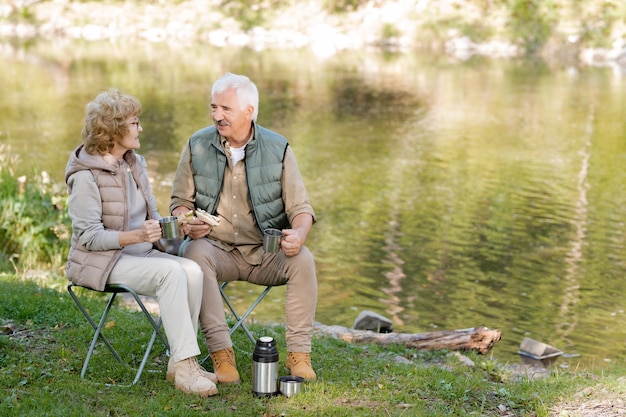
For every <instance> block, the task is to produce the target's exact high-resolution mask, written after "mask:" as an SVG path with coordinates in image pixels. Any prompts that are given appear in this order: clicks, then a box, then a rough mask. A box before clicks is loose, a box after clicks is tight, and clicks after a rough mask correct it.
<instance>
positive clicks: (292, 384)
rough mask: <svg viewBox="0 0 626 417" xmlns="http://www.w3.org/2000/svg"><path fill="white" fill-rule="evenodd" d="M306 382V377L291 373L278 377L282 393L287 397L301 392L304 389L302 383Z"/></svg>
mask: <svg viewBox="0 0 626 417" xmlns="http://www.w3.org/2000/svg"><path fill="white" fill-rule="evenodd" d="M303 382H304V378H302V377H301V376H295V375H289V376H281V377H280V378H279V379H278V385H279V388H280V393H281V394H283V395H284V396H285V397H287V398H289V397H291V396H292V395H296V394H299V393H300V391H301V390H302V383H303Z"/></svg>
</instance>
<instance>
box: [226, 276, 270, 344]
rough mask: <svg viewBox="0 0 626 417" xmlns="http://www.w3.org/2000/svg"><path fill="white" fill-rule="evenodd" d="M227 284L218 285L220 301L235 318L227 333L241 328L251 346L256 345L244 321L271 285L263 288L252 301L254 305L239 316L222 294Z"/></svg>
mask: <svg viewBox="0 0 626 417" xmlns="http://www.w3.org/2000/svg"><path fill="white" fill-rule="evenodd" d="M228 284H229V282H228V281H225V282H222V283H221V284H220V293H221V294H222V299H223V300H224V303H225V304H226V305H227V306H228V309H229V310H230V312H231V314H232V315H233V317H234V318H235V324H233V325H232V326H231V328H230V329H229V331H228V333H229V334H230V335H232V334H233V333H234V332H235V330H237V329H238V328H239V327H241V329H242V330H243V331H244V332H245V333H246V335H248V339H250V341H251V342H252V344H256V339H255V338H254V336H253V335H252V332H251V331H250V330H249V329H248V327H247V326H246V323H245V320H246V319H247V318H248V316H249V315H250V314H251V313H252V312H253V311H254V309H255V308H256V306H257V305H259V303H260V302H261V301H262V300H263V299H264V298H265V296H266V295H267V293H269V292H270V290H271V289H272V286H271V285H268V286H267V287H265V289H264V290H263V292H262V293H261V294H260V295H259V296H258V297H257V299H256V300H255V301H254V303H252V304H251V305H250V307H248V309H247V310H246V312H245V313H243V314H242V315H241V316H240V315H239V314H237V311H236V310H235V307H234V306H233V305H232V303H231V302H230V299H229V298H228V296H227V295H226V293H225V292H224V290H225V289H226V286H227V285H228Z"/></svg>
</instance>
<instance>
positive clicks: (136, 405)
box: [0, 274, 624, 417]
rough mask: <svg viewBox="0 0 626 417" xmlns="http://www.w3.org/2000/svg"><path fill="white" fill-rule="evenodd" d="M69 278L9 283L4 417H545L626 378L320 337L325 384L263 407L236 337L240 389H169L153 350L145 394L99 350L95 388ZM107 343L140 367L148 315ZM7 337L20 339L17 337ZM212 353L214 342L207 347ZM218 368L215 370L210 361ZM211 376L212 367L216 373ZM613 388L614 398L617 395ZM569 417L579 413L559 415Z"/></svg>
mask: <svg viewBox="0 0 626 417" xmlns="http://www.w3.org/2000/svg"><path fill="white" fill-rule="evenodd" d="M66 283H67V282H66V280H65V278H63V277H62V276H47V277H35V278H32V277H31V278H24V277H21V276H18V275H15V274H0V329H2V330H3V331H0V363H2V367H1V368H0V415H2V416H42V415H45V416H87V415H89V416H165V415H168V416H195V415H202V414H205V413H207V412H210V413H211V415H215V416H229V415H242V416H264V417H265V416H267V417H269V416H310V415H317V416H470V415H476V416H500V415H507V416H547V415H550V414H549V410H550V408H551V407H553V406H555V404H557V403H558V402H559V401H562V399H563V398H565V399H567V398H571V397H573V396H574V394H575V393H576V392H579V391H582V390H584V389H585V388H589V387H594V386H596V385H597V384H598V382H599V381H603V384H604V385H603V386H604V388H603V390H604V391H607V390H609V391H610V390H611V389H612V388H611V386H613V387H616V386H621V385H620V381H621V380H619V379H618V376H619V375H620V374H621V373H622V372H623V370H624V369H614V370H613V371H612V373H611V372H608V373H607V374H605V375H601V376H598V375H593V374H587V373H583V372H580V371H579V372H577V373H570V372H567V371H558V372H554V373H552V375H551V376H549V377H546V378H542V379H538V380H531V379H530V378H526V377H523V376H522V377H521V378H520V377H519V376H518V377H515V378H514V377H513V375H512V374H510V372H509V371H508V370H507V369H508V368H507V367H506V366H503V365H500V364H498V363H497V362H493V361H491V360H489V359H488V358H487V357H485V356H481V355H478V354H476V353H472V352H466V353H464V355H465V356H466V357H468V358H469V359H471V360H472V361H473V362H474V366H469V365H467V364H464V363H462V362H461V361H460V360H459V355H458V354H449V353H448V352H444V351H438V352H427V351H416V350H413V349H408V348H405V347H403V346H396V347H381V346H374V345H351V344H347V343H345V342H342V341H339V340H337V339H334V338H330V337H322V336H315V337H314V340H313V354H312V357H313V363H314V366H315V369H316V371H317V373H318V380H317V381H315V382H307V383H306V385H305V386H304V389H303V393H301V394H299V395H297V396H294V397H291V398H284V397H280V396H278V397H272V398H257V397H255V396H254V395H252V393H251V382H250V379H251V369H252V364H251V356H252V355H251V353H252V350H253V346H252V343H251V342H250V341H249V340H248V339H247V338H246V336H245V335H244V333H243V332H241V331H237V332H235V334H234V335H233V342H234V344H235V347H236V355H237V362H238V368H239V370H240V372H241V375H242V383H241V384H240V385H235V386H221V385H220V386H219V390H220V393H219V395H217V396H215V397H211V398H207V399H201V398H198V397H195V396H191V395H186V394H183V393H181V392H179V391H177V390H175V389H174V387H173V385H172V384H170V383H168V382H167V381H166V380H165V368H166V365H167V356H166V353H165V351H164V349H163V347H162V346H161V345H159V344H156V345H155V348H154V349H153V353H152V356H151V358H150V360H149V362H148V365H147V367H146V370H145V371H144V374H143V375H142V377H141V379H140V381H139V383H138V384H137V385H136V386H130V382H131V381H132V380H133V377H134V371H132V370H130V369H127V368H124V367H122V366H120V365H119V364H118V363H117V362H116V361H115V360H114V359H113V357H112V355H111V354H110V353H109V352H108V351H107V350H106V348H105V347H104V346H103V345H102V344H99V345H98V346H97V348H96V352H95V353H94V356H93V358H92V361H91V364H90V367H89V369H88V371H87V374H86V376H85V380H82V379H81V378H80V371H81V367H82V363H83V360H84V358H85V356H86V353H87V347H88V345H89V342H90V340H91V335H92V331H91V329H90V327H89V326H88V324H87V322H86V321H85V319H84V318H83V316H82V314H81V313H80V311H79V310H78V308H77V307H76V306H75V305H74V303H73V301H72V300H71V298H70V297H69V295H68V294H67V291H66V289H65V287H66ZM83 297H86V298H87V299H86V300H85V303H86V305H87V307H88V309H90V311H92V312H97V311H101V310H102V308H103V306H104V302H105V299H104V298H103V296H101V295H98V294H96V293H93V292H87V293H85V294H84V295H83ZM110 318H111V320H110V322H109V326H108V328H107V336H108V337H109V339H110V340H111V341H112V343H113V344H114V346H116V347H117V348H118V351H119V352H120V354H121V355H122V357H125V358H127V359H129V360H130V361H131V362H134V363H138V362H139V361H140V359H141V355H142V353H143V348H144V346H145V343H146V342H147V340H148V339H149V336H150V334H151V331H150V327H149V325H148V324H147V322H146V321H145V319H144V318H143V317H142V316H141V314H140V313H138V312H135V311H132V310H127V309H124V308H115V309H114V310H113V311H112V313H111V316H110ZM8 329H13V331H12V333H10V334H8V333H9V330H8ZM251 329H252V330H253V331H254V332H255V334H256V335H257V336H259V335H261V334H266V335H271V336H273V337H274V338H276V340H277V344H278V346H279V352H280V358H281V366H280V371H279V373H280V375H287V371H286V369H284V368H283V367H282V365H283V364H284V359H285V358H286V352H285V350H284V345H285V343H284V329H283V328H282V327H281V326H274V327H263V326H261V325H259V324H252V325H251ZM200 345H201V348H202V349H203V354H205V353H206V350H205V347H204V343H202V342H200ZM209 362H210V361H209ZM207 365H208V368H209V369H210V364H207ZM607 387H609V388H607ZM561 415H564V416H565V415H570V414H561Z"/></svg>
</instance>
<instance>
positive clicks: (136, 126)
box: [128, 119, 141, 129]
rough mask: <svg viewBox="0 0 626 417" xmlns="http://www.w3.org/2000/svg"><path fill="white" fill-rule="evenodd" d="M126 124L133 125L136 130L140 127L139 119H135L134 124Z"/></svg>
mask: <svg viewBox="0 0 626 417" xmlns="http://www.w3.org/2000/svg"><path fill="white" fill-rule="evenodd" d="M128 124H129V125H135V128H136V129H139V125H140V124H141V123H140V122H139V119H137V121H136V122H130V123H128Z"/></svg>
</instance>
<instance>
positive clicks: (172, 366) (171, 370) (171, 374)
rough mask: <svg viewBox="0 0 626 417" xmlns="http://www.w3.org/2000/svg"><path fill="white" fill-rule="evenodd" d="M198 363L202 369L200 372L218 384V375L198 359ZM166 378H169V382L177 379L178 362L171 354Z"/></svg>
mask: <svg viewBox="0 0 626 417" xmlns="http://www.w3.org/2000/svg"><path fill="white" fill-rule="evenodd" d="M196 364H197V365H198V369H200V373H201V374H202V376H203V377H205V378H207V379H208V380H209V381H211V382H213V383H214V384H217V375H215V374H214V373H212V372H209V371H207V370H206V369H204V368H203V367H202V365H200V364H199V363H198V362H197V361H196ZM165 379H167V382H174V380H175V379H176V362H174V357H173V356H171V355H170V359H169V361H167V373H166V374H165Z"/></svg>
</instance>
